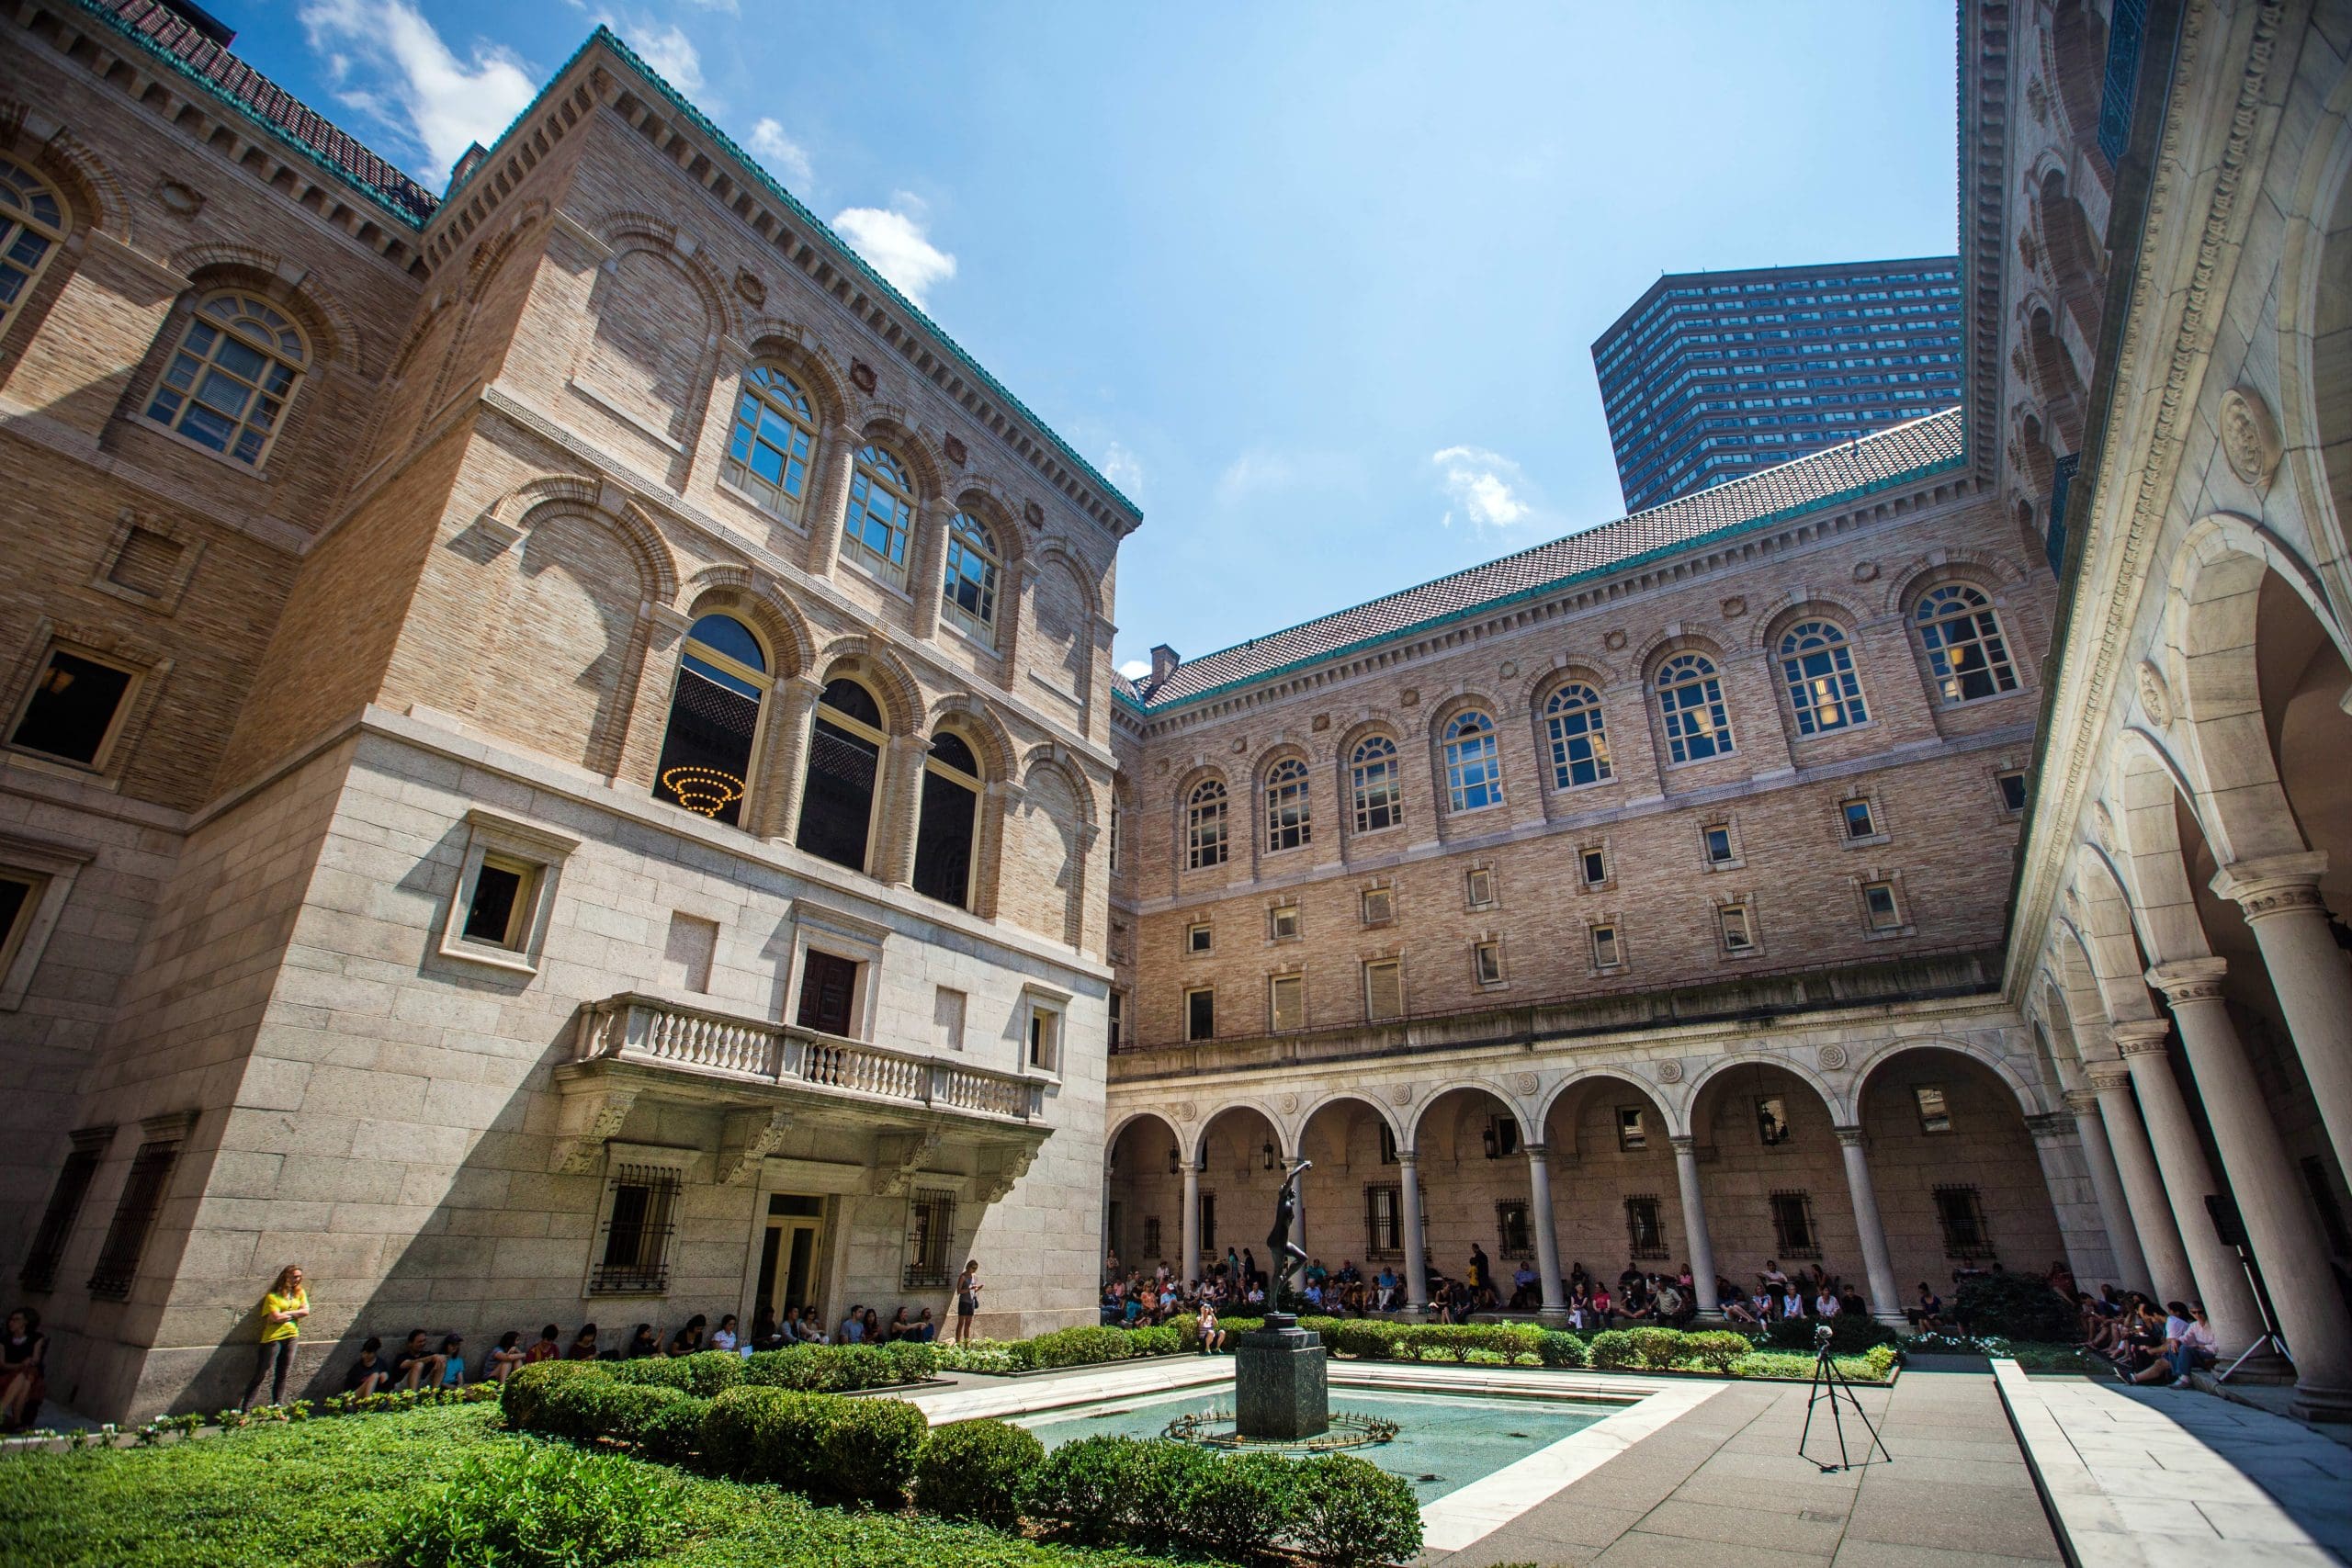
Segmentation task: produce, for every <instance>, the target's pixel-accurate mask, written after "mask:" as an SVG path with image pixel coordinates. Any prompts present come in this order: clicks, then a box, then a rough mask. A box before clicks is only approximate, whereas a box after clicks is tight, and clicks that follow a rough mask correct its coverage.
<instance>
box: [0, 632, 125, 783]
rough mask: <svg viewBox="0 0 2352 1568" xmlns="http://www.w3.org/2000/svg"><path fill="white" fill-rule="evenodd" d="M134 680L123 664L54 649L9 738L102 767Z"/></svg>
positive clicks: (19, 744)
mask: <svg viewBox="0 0 2352 1568" xmlns="http://www.w3.org/2000/svg"><path fill="white" fill-rule="evenodd" d="M136 679H137V677H136V676H134V675H133V674H132V673H131V672H130V671H128V670H125V669H122V668H120V667H119V666H117V665H113V664H105V663H101V662H99V661H98V660H95V659H91V658H87V657H85V656H84V655H82V654H79V653H74V652H72V651H70V650H68V649H62V648H52V649H50V650H49V659H48V661H47V662H46V663H44V664H43V665H42V666H41V671H40V676H39V678H37V679H36V680H35V681H34V682H33V690H32V695H31V696H30V697H28V698H27V699H26V702H25V710H24V712H23V714H22V715H21V716H19V717H18V718H17V728H16V732H15V733H14V734H12V735H10V736H9V737H8V739H9V743H10V744H11V745H14V746H17V747H21V748H22V749H24V750H28V751H39V752H40V753H41V754H42V755H43V756H48V757H56V758H59V759H60V760H62V761H68V762H80V763H82V764H83V765H84V766H85V767H93V768H95V767H99V766H102V765H103V764H104V762H105V760H106V753H107V746H108V744H109V743H110V742H111V741H112V740H113V739H114V737H115V733H116V731H117V730H118V729H119V728H120V727H121V725H120V721H121V718H122V716H123V710H124V708H125V707H126V706H127V704H126V702H125V700H124V699H125V698H127V697H128V696H129V695H130V688H131V683H132V682H134V681H135V680H136Z"/></svg>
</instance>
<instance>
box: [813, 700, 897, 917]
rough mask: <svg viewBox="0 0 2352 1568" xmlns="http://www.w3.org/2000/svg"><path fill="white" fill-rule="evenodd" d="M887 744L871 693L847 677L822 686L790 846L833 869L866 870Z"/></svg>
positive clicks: (878, 712) (878, 708)
mask: <svg viewBox="0 0 2352 1568" xmlns="http://www.w3.org/2000/svg"><path fill="white" fill-rule="evenodd" d="M888 739H889V737H888V735H887V734H886V733H885V732H884V731H883V728H882V707H881V705H880V704H878V703H876V701H875V700H874V694H873V693H871V692H869V691H867V690H866V689H865V686H863V685H862V684H860V683H859V682H855V681H853V680H851V679H849V678H848V677H846V676H842V677H839V678H837V679H835V680H832V681H829V682H826V684H825V690H824V694H823V695H821V696H820V697H819V698H818V699H817V716H816V719H815V721H814V722H813V723H812V724H811V725H810V726H809V777H808V784H807V785H806V786H805V787H804V788H803V790H802V791H801V796H800V829H799V832H798V833H797V836H796V837H795V839H794V842H796V843H797V844H798V845H799V846H800V848H802V849H804V850H806V851H808V852H809V853H810V854H812V855H815V856H817V857H818V858H820V859H821V860H829V861H831V862H832V863H834V864H835V865H845V866H847V867H849V869H850V870H852V871H864V870H865V860H866V854H867V852H869V850H870V849H871V848H872V846H873V842H874V812H875V807H876V802H877V801H878V800H879V799H880V798H881V784H882V747H883V745H884V743H885V742H886V741H887V740H888Z"/></svg>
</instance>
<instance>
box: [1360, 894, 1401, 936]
mask: <svg viewBox="0 0 2352 1568" xmlns="http://www.w3.org/2000/svg"><path fill="white" fill-rule="evenodd" d="M1396 918H1397V895H1396V893H1395V892H1394V891H1393V890H1392V889H1389V888H1386V887H1367V888H1365V889H1364V890H1363V923H1364V924H1365V925H1368V926H1385V925H1386V924H1387V923H1388V922H1389V921H1390V920H1393V919H1396Z"/></svg>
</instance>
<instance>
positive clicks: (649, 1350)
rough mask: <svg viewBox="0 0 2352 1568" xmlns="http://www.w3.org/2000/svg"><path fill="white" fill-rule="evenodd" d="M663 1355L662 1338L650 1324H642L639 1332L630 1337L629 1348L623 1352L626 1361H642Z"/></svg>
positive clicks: (638, 1327) (639, 1326) (638, 1329)
mask: <svg viewBox="0 0 2352 1568" xmlns="http://www.w3.org/2000/svg"><path fill="white" fill-rule="evenodd" d="M660 1354H662V1337H661V1336H660V1335H658V1334H656V1333H654V1332H653V1325H651V1324H650V1323H640V1324H639V1325H637V1332H636V1333H635V1334H632V1335H630V1336H629V1341H628V1349H626V1350H624V1351H622V1352H621V1359H622V1360H624V1361H641V1360H643V1359H646V1358H647V1357H649V1356H659V1355H660Z"/></svg>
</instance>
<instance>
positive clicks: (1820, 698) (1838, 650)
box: [1781, 621, 1870, 735]
mask: <svg viewBox="0 0 2352 1568" xmlns="http://www.w3.org/2000/svg"><path fill="white" fill-rule="evenodd" d="M1781 679H1782V680H1784V681H1786V682H1788V683H1789V705H1791V706H1792V707H1793V708H1795V709H1796V712H1797V733H1798V734H1799V735H1826V734H1827V733H1828V732H1829V731H1830V730H1833V729H1851V728H1853V727H1854V726H1856V725H1858V724H1867V723H1869V722H1870V712H1869V710H1868V709H1866V708H1865V707H1863V705H1862V682H1861V678H1860V676H1858V675H1856V674H1855V673H1854V650H1853V649H1852V648H1851V647H1850V646H1849V644H1848V643H1847V641H1846V633H1845V630H1844V628H1843V627H1841V626H1837V625H1835V624H1834V623H1832V622H1829V621H1799V622H1798V623H1797V624H1796V625H1795V626H1791V627H1790V628H1789V629H1788V631H1787V633H1786V634H1785V635H1784V636H1782V637H1781Z"/></svg>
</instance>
